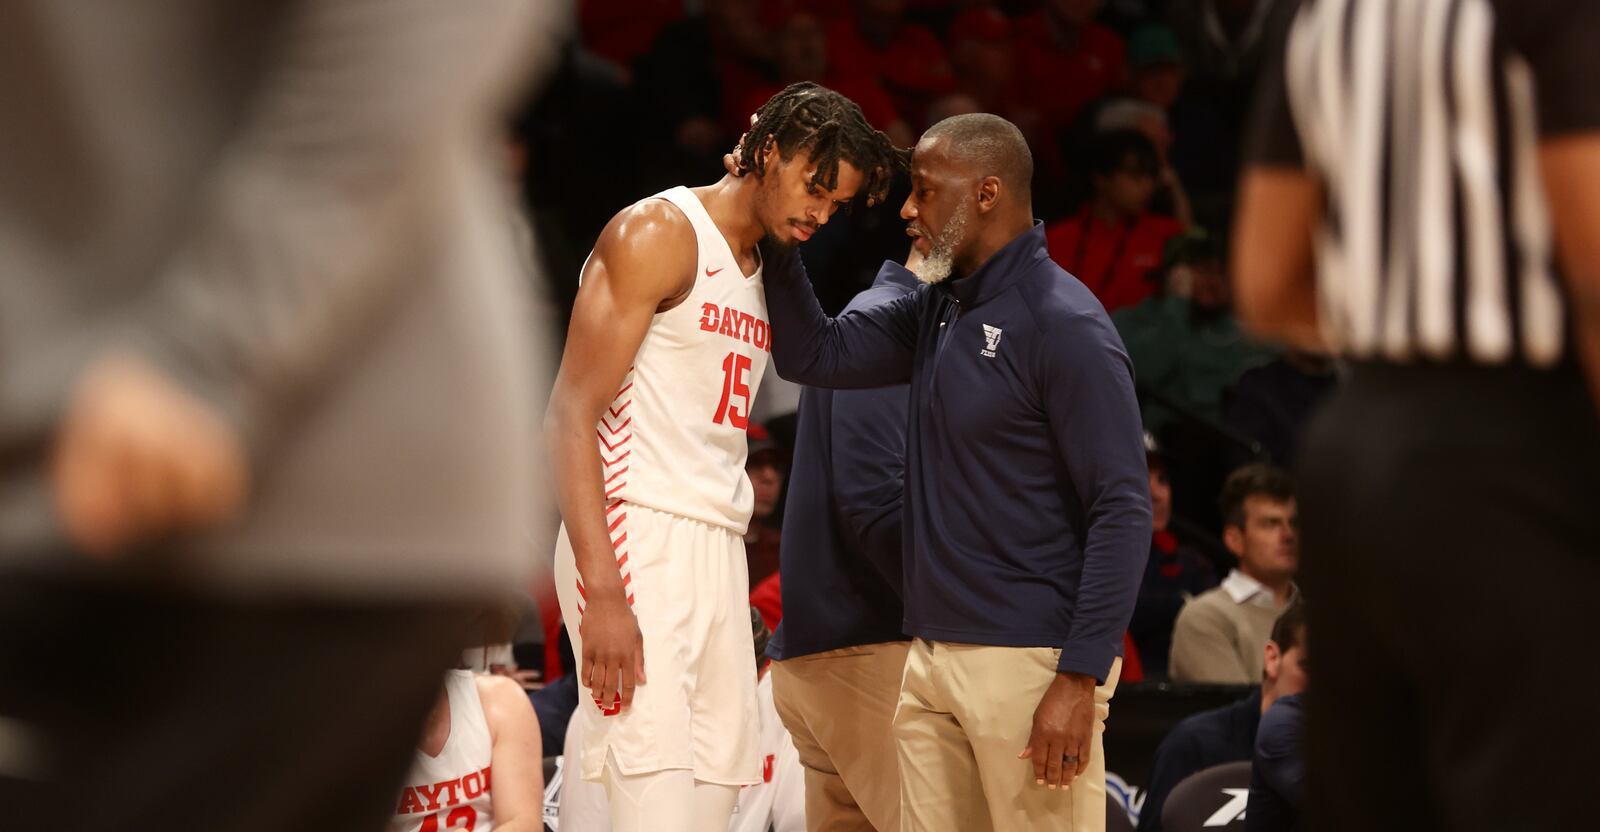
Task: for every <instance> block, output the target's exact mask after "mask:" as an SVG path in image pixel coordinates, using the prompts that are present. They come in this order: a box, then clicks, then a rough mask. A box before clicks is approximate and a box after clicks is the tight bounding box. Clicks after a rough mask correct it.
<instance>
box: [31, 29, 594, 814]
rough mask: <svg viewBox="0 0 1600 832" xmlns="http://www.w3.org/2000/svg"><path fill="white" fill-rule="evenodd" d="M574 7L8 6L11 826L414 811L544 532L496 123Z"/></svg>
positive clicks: (533, 406)
mask: <svg viewBox="0 0 1600 832" xmlns="http://www.w3.org/2000/svg"><path fill="white" fill-rule="evenodd" d="M566 17H567V9H566V8H565V5H564V4H561V3H555V2H549V3H546V2H531V3H530V2H521V1H520V0H469V1H468V2H456V3H438V2H431V0H298V1H297V2H285V1H284V0H272V2H267V0H242V1H241V2H233V3H212V2H207V1H206V0H163V2H160V3H155V4H151V3H117V2H74V3H56V2H49V0H19V2H12V3H6V4H4V5H3V6H0V102H4V103H3V104H0V108H3V113H0V804H3V805H4V806H5V807H6V809H5V811H6V813H7V818H6V820H5V822H4V823H3V824H0V825H4V826H6V827H7V828H13V827H14V828H19V829H26V828H44V827H45V826H46V825H48V827H49V828H52V829H109V828H115V829H146V828H161V829H185V828H211V829H231V830H246V829H362V828H370V829H378V828H380V827H381V826H382V824H383V821H384V818H385V817H386V816H387V815H388V814H389V813H391V812H392V811H393V809H394V804H393V799H394V797H395V790H396V789H397V787H398V784H399V781H400V779H401V776H402V775H403V773H404V771H405V768H406V765H407V763H408V758H409V755H410V750H409V749H410V747H411V746H412V745H413V744H414V743H415V742H416V739H417V731H418V728H419V726H420V724H421V721H422V717H423V715H424V714H425V713H426V711H427V709H428V706H429V704H430V703H431V702H432V700H433V698H434V695H435V692H436V690H437V686H438V682H439V678H440V676H441V674H442V672H443V671H444V670H445V669H446V668H447V667H449V666H451V665H452V664H453V663H454V662H455V661H456V659H457V658H458V657H459V656H460V648H461V646H462V643H463V641H464V639H465V638H466V636H467V632H468V624H469V621H470V613H469V611H470V610H472V609H474V608H475V607H476V606H477V605H479V604H480V603H482V602H483V601H484V600H486V599H488V598H490V597H492V596H495V595H498V594H500V593H503V592H505V591H507V590H510V589H516V588H519V584H520V582H521V581H523V580H525V579H526V577H527V573H528V571H529V569H528V568H529V567H530V566H531V564H532V561H531V559H530V554H531V551H530V547H529V541H528V537H529V532H530V529H529V524H530V522H531V521H530V518H531V517H532V516H533V515H536V514H540V513H542V512H541V510H540V502H539V501H540V500H541V499H542V496H543V495H542V494H541V493H539V492H538V490H537V489H536V486H535V482H534V471H533V460H534V457H535V453H536V449H535V446H534V436H535V433H534V431H535V425H536V422H535V419H536V414H537V413H539V412H540V410H541V409H542V404H541V403H539V402H538V401H537V397H538V393H539V391H537V390H536V384H535V379H536V378H537V377H538V374H539V373H540V372H541V371H542V369H543V368H542V367H538V366H534V365H535V364H542V363H544V362H543V358H544V357H543V356H538V357H537V358H536V357H535V355H536V351H535V349H534V346H533V343H532V340H531V339H530V332H529V326H528V322H527V317H526V314H525V313H526V312H527V311H528V304H527V303H526V298H525V292H526V288H527V287H526V283H525V280H524V279H523V277H522V276H520V275H519V274H518V271H517V266H516V260H515V257H516V255H515V249H514V245H513V241H512V239H511V235H510V233H509V230H508V223H507V222H506V221H505V217H506V216H507V215H508V213H509V212H510V210H511V207H510V204H509V201H508V196H509V195H508V194H507V193H505V189H504V188H503V185H502V183H501V181H500V179H501V174H500V173H499V172H498V170H497V164H496V160H497V157H496V155H495V144H494V142H495V139H496V135H497V133H496V128H497V126H498V124H497V118H498V117H499V116H500V115H502V110H503V108H504V106H505V105H506V104H507V103H508V102H509V101H510V100H511V97H512V96H513V95H514V94H515V93H517V92H519V91H520V82H521V81H522V80H523V79H525V78H527V77H528V75H529V73H530V72H531V71H532V70H533V69H534V68H535V67H534V66H533V65H535V64H539V63H542V62H543V61H542V59H544V58H546V57H547V56H550V55H552V53H553V52H554V51H555V50H556V48H557V47H558V46H559V42H560V40H561V39H562V38H563V37H564V34H565V25H564V24H565V19H566ZM335 680H337V682H336V683H335ZM441 820H443V819H442V818H441Z"/></svg>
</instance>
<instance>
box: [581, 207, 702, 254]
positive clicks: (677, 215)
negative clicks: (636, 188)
mask: <svg viewBox="0 0 1600 832" xmlns="http://www.w3.org/2000/svg"><path fill="white" fill-rule="evenodd" d="M619 243H623V244H628V245H630V246H631V245H634V244H640V245H648V246H652V247H661V246H666V247H672V248H676V247H682V248H684V249H685V250H688V251H693V250H694V249H695V233H694V225H693V224H692V223H690V222H689V217H688V216H687V215H685V214H684V213H683V209H681V208H679V207H678V206H677V205H674V204H673V203H671V202H669V201H667V200H665V199H662V198H660V197H649V198H646V199H641V200H639V201H638V202H635V203H633V204H632V205H629V206H628V207H626V208H623V209H622V210H621V211H618V212H617V213H616V215H614V216H613V217H612V218H611V221H610V222H608V223H606V227H605V229H604V230H603V231H601V232H600V244H601V245H605V244H613V245H615V244H619ZM598 247H599V246H597V248H598Z"/></svg>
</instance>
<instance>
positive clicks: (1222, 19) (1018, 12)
mask: <svg viewBox="0 0 1600 832" xmlns="http://www.w3.org/2000/svg"><path fill="white" fill-rule="evenodd" d="M1290 5H1292V4H1288V3H1285V2H1283V0H989V1H988V2H984V0H813V2H806V3H800V2H795V1H794V0H702V2H698V3H694V2H688V3H686V2H685V0H631V2H626V3H618V2H611V0H583V2H580V3H579V13H580V29H581V31H580V37H579V39H578V41H577V43H575V44H574V46H573V47H572V48H571V49H570V51H569V53H568V55H567V57H566V60H565V61H564V63H563V67H562V69H561V71H560V72H559V74H558V77H557V79H556V80H555V81H554V82H553V83H552V84H551V85H550V86H549V87H548V88H547V89H546V90H545V91H544V92H543V94H542V95H541V96H540V98H539V100H538V101H537V102H536V104H535V105H534V106H533V107H531V108H530V109H529V111H528V115H527V117H526V118H525V119H524V120H523V121H522V123H521V127H520V129H519V133H518V136H519V138H520V139H521V140H522V141H523V142H524V143H525V145H526V146H527V147H528V148H529V149H530V151H531V152H530V153H529V154H528V161H529V167H528V170H527V172H526V175H525V176H524V185H525V193H524V196H525V198H526V199H525V201H526V203H527V204H528V206H529V210H530V212H531V213H532V215H533V218H534V220H535V222H534V226H535V227H536V228H537V229H538V231H537V233H538V235H539V240H538V243H539V248H540V253H541V255H542V257H543V259H544V260H545V262H546V265H547V266H548V268H547V269H546V273H547V274H548V275H549V276H550V278H551V280H552V283H553V285H552V286H551V288H550V291H551V294H552V296H553V297H554V298H555V299H556V300H557V302H558V304H561V305H566V304H567V303H569V302H570V300H571V297H572V293H573V292H574V291H575V288H576V286H575V284H576V280H575V277H576V275H577V273H578V270H579V267H580V266H581V264H582V256H583V253H584V252H586V251H587V250H588V249H589V247H590V246H591V244H592V242H593V240H594V238H595V236H596V235H597V234H598V232H599V229H600V228H601V226H602V225H603V224H604V223H605V221H606V220H607V219H608V218H609V217H610V216H611V215H612V214H613V213H615V212H616V211H617V210H619V209H620V208H622V207H623V206H625V205H627V204H629V203H631V202H633V201H635V200H637V199H639V198H642V197H644V196H647V195H649V194H651V193H654V192H656V191H659V190H662V189H664V188H667V187H670V186H673V185H678V184H690V185H695V184H704V183H709V182H712V181H715V179H716V178H717V177H719V176H720V175H721V171H722V163H721V157H722V155H723V154H724V153H725V152H727V151H728V149H729V148H731V147H732V146H733V144H734V142H735V141H736V140H737V139H738V137H739V135H740V134H741V133H742V132H743V130H744V128H745V127H746V126H747V125H748V122H749V118H750V114H751V113H752V112H753V111H754V110H755V109H756V108H757V107H758V106H759V104H760V103H761V102H763V101H765V100H766V99H767V98H768V97H769V96H771V95H772V94H774V93H775V92H777V91H778V90H780V89H782V88H783V87H784V86H785V85H787V84H789V83H792V82H795V81H801V80H810V81H817V82H820V83H822V84H824V85H826V86H829V87H832V88H834V89H836V90H838V91H840V92H842V93H844V94H845V95H847V96H849V97H850V98H851V99H853V100H854V101H856V102H857V103H858V104H860V106H861V108H862V110H863V113H864V115H865V116H866V117H867V119H868V120H869V121H870V122H871V123H872V124H873V125H874V126H876V127H878V128H879V129H881V130H883V131H885V132H886V133H887V134H888V135H889V136H890V137H892V138H893V140H894V141H895V142H896V144H899V145H902V146H910V145H912V144H914V143H915V140H916V137H917V136H918V135H919V134H920V133H921V132H922V131H923V130H925V129H926V128H928V127H929V126H931V125H932V124H933V123H935V122H937V121H939V120H941V119H943V118H946V117H949V116H952V115H958V114H963V113H970V112H993V113H996V114H999V115H1002V116H1004V117H1006V118H1007V119H1009V120H1011V121H1012V122H1013V123H1015V124H1016V125H1018V127H1020V128H1021V129H1022V131H1023V133H1024V135H1025V136H1026V138H1027V139H1028V142H1029V144H1030V147H1031V149H1032V151H1033V154H1034V158H1035V160H1036V174H1035V182H1034V188H1033V192H1034V204H1035V209H1036V212H1037V214H1038V215H1039V217H1038V218H1039V219H1040V220H1041V221H1042V222H1043V223H1044V224H1045V226H1046V236H1047V240H1048V249H1049V253H1050V256H1051V257H1052V258H1053V259H1055V260H1056V262H1057V263H1058V264H1060V265H1061V266H1062V267H1063V268H1064V269H1066V270H1067V271H1069V272H1070V273H1072V274H1073V275H1074V276H1076V277H1077V278H1078V279H1079V280H1081V281H1083V282H1084V284H1085V285H1086V286H1088V287H1089V288H1090V289H1091V290H1092V291H1093V292H1094V293H1095V295H1096V296H1097V297H1098V298H1099V299H1100V301H1101V303H1102V304H1103V305H1104V306H1105V308H1106V310H1107V311H1108V312H1110V313H1111V314H1112V318H1113V322H1114V323H1115V325H1116V327H1117V329H1118V331H1119V333H1120V335H1121V337H1122V339H1123V342H1124V344H1125V345H1126V347H1127V350H1128V353H1129V355H1130V357H1131V359H1132V361H1133V363H1134V366H1135V375H1136V379H1137V384H1138V392H1139V396H1140V400H1141V405H1142V409H1143V416H1144V422H1145V428H1146V444H1147V451H1148V460H1149V468H1150V491H1151V497H1152V503H1153V508H1154V534H1153V537H1152V540H1151V544H1150V560H1149V563H1148V565H1147V567H1146V572H1145V577H1144V581H1143V585H1142V587H1141V589H1140V593H1139V599H1138V604H1137V608H1136V610H1135V613H1134V616H1133V620H1132V622H1131V624H1130V626H1129V630H1128V634H1127V638H1126V645H1127V649H1126V653H1127V657H1126V658H1127V663H1126V665H1125V666H1124V668H1123V682H1124V683H1125V684H1127V683H1137V682H1140V681H1146V682H1165V681H1169V680H1170V681H1172V682H1177V683H1215V684H1231V685H1241V686H1243V685H1258V686H1260V687H1259V688H1258V689H1257V690H1256V691H1255V692H1254V693H1252V694H1250V695H1249V696H1248V697H1246V698H1245V699H1244V700H1242V701H1241V702H1239V703H1238V704H1237V705H1235V706H1231V707H1230V708H1227V709H1224V710H1223V711H1221V712H1212V713H1208V714H1203V715H1201V716H1197V717H1195V718H1194V719H1192V720H1190V721H1188V722H1185V723H1183V725H1182V726H1180V729H1179V730H1176V731H1174V732H1173V735H1172V737H1170V738H1169V741H1168V742H1167V743H1165V744H1164V745H1163V746H1162V749H1161V751H1160V752H1159V754H1158V758H1157V760H1156V762H1155V766H1154V773H1153V780H1152V782H1151V783H1150V784H1149V786H1148V787H1149V789H1150V794H1151V797H1150V798H1149V799H1147V800H1146V802H1145V804H1144V805H1145V807H1146V809H1147V811H1146V812H1145V813H1143V815H1142V817H1141V820H1140V826H1139V828H1140V829H1158V828H1160V824H1159V815H1160V809H1161V798H1160V797H1157V796H1156V795H1157V794H1159V793H1162V790H1166V789H1170V788H1171V787H1172V785H1173V784H1174V783H1175V782H1176V781H1175V779H1174V771H1176V770H1177V769H1178V768H1181V769H1183V770H1184V772H1185V773H1192V771H1194V770H1198V768H1201V767H1204V766H1203V765H1202V763H1204V764H1211V763H1214V762H1222V761H1225V760H1227V759H1232V760H1240V759H1249V756H1250V749H1252V748H1253V747H1254V743H1255V741H1256V730H1257V725H1258V723H1259V722H1260V716H1261V714H1262V713H1264V712H1266V711H1267V709H1268V706H1270V705H1272V704H1273V703H1274V701H1275V700H1277V699H1278V698H1279V697H1284V696H1288V695H1290V694H1294V693H1297V692H1298V691H1299V690H1300V689H1301V688H1303V687H1304V673H1303V670H1300V669H1298V668H1299V663H1300V662H1301V661H1302V660H1303V658H1304V624H1303V614H1301V613H1299V612H1298V611H1297V610H1298V608H1299V605H1298V603H1297V599H1298V595H1297V593H1296V590H1295V588H1294V584H1293V577H1294V573H1295V568H1296V562H1297V547H1296V532H1295V522H1296V521H1295V504H1294V490H1293V483H1292V479H1291V477H1290V475H1289V474H1288V473H1287V469H1290V468H1292V465H1293V462H1294V449H1295V447H1296V442H1297V437H1298V436H1299V434H1300V432H1301V430H1302V428H1303V427H1304V425H1305V423H1306V421H1307V419H1308V418H1309V416H1310V414H1311V412H1312V410H1313V409H1314V407H1315V406H1316V404H1317V403H1318V402H1319V401H1320V400H1321V399H1322V397H1324V396H1325V395H1326V394H1327V393H1329V392H1330V391H1331V389H1332V388H1333V386H1334V385H1335V384H1336V383H1337V374H1336V372H1335V365H1334V362H1332V361H1331V360H1330V359H1328V358H1326V357H1323V356H1318V355H1312V354H1306V353H1299V352H1287V353H1285V352H1280V351H1278V350H1276V349H1274V348H1272V347H1269V346H1268V345H1264V344H1261V343H1257V342H1254V341H1252V340H1251V339H1250V338H1249V337H1248V336H1246V335H1245V334H1244V332H1243V331H1242V330H1241V328H1240V326H1239V324H1238V322H1237V321H1236V320H1235V318H1234V315H1233V313H1232V298H1231V293H1230V287H1229V281H1228V277H1227V274H1228V262H1229V251H1228V239H1229V230H1228V224H1229V219H1230V215H1231V210H1232V198H1233V193H1232V192H1233V188H1234V183H1235V179H1236V177H1237V173H1238V166H1239V153H1238V147H1239V144H1240V141H1241V137H1242V134H1243V131H1244V125H1245V122H1246V115H1247V111H1248V105H1249V102H1250V101H1251V92H1252V90H1253V87H1254V83H1255V79H1256V76H1257V75H1258V73H1259V71H1260V68H1261V61H1262V57H1263V55H1262V53H1263V46H1264V44H1263V39H1264V37H1265V36H1266V34H1267V32H1268V31H1269V28H1270V27H1271V26H1272V25H1273V22H1274V20H1275V18H1276V16H1277V15H1281V14H1283V13H1284V12H1285V11H1286V8H1287V7H1288V6H1290ZM906 187H907V186H906V184H905V183H904V182H901V183H897V185H896V191H894V192H893V193H891V196H890V200H889V210H863V209H862V206H856V210H854V211H851V212H841V214H839V215H838V216H836V217H835V218H834V220H833V221H832V222H830V223H828V224H827V225H826V226H824V227H823V228H822V229H820V231H819V233H818V234H817V235H816V237H815V238H814V239H813V240H812V241H810V242H809V243H807V245H805V246H804V247H802V256H803V258H804V259H805V261H806V264H807V268H808V271H809V272H810V273H811V274H812V275H814V276H816V289H817V292H818V295H819V298H820V299H821V301H822V303H823V305H824V307H825V308H826V309H828V311H830V312H837V311H838V310H839V309H840V308H841V307H842V306H843V305H844V303H845V302H846V301H847V300H849V299H850V298H851V297H852V296H853V295H854V294H855V293H856V292H858V291H860V290H861V289H863V288H865V286H866V285H868V284H869V283H870V281H871V279H872V276H873V275H874V273H875V272H876V270H877V265H878V264H879V263H881V262H882V261H883V260H885V259H895V260H898V259H901V258H903V257H904V255H905V253H906V249H907V247H908V246H907V239H906V237H905V236H904V223H903V221H901V220H900V219H899V217H898V216H897V211H898V207H899V205H900V202H901V201H903V199H904V197H905V194H906ZM769 389H770V390H771V391H772V392H770V393H769ZM779 390H780V385H779V383H778V381H777V380H776V379H771V380H769V382H768V385H767V387H765V388H764V389H763V397H765V398H769V399H770V398H772V397H773V396H780V397H781V396H783V395H784V394H783V393H781V392H778V391H779ZM757 410H758V413H760V412H761V410H762V406H761V403H758V404H757ZM763 415H764V416H765V418H767V419H768V422H767V425H766V426H761V425H753V426H752V437H751V441H752V444H751V454H750V458H749V463H748V466H747V471H748V472H749V474H750V478H751V482H752V485H753V486H754V491H755V494H756V509H755V518H754V520H753V521H752V523H751V526H750V531H749V533H748V534H747V536H746V544H747V553H748V566H749V572H750V580H751V590H752V594H751V602H752V605H753V606H754V607H755V608H756V610H758V611H759V613H760V615H761V617H762V618H763V619H764V623H765V624H766V626H767V627H768V628H773V629H775V628H776V626H777V623H778V620H779V619H780V618H781V615H782V609H781V600H780V593H779V586H778V574H777V565H778V556H777V553H778V542H779V529H780V527H781V519H782V514H783V489H784V486H785V482H786V478H787V472H788V470H789V463H790V459H789V454H790V453H791V450H790V449H789V447H788V444H787V443H788V441H789V440H790V439H791V438H792V434H791V433H789V432H787V431H786V428H785V425H784V421H785V418H786V416H785V415H783V414H781V413H779V414H777V418H773V415H774V414H773V413H772V412H771V410H770V408H769V411H768V413H766V414H763ZM542 600H543V601H544V604H543V606H544V615H545V619H546V624H547V627H546V637H547V641H548V642H549V643H548V645H547V648H548V649H547V650H546V654H545V656H543V657H540V659H539V663H540V664H542V665H544V666H545V667H546V668H547V670H548V671H549V675H550V677H552V678H558V677H559V676H560V674H561V672H562V671H561V666H560V663H561V661H563V660H564V661H568V662H570V659H569V658H564V657H561V654H560V649H559V646H558V645H559V644H560V642H561V641H562V639H563V638H564V637H563V635H562V634H561V632H560V627H559V615H558V614H554V610H555V603H554V599H553V597H552V598H548V599H542ZM1285 610H1289V611H1290V612H1288V613H1286V612H1285ZM1291 667H1293V668H1295V669H1292V670H1291V669H1290V668H1291ZM552 691H554V692H555V693H551V692H552ZM535 696H536V704H538V697H540V696H543V697H544V698H545V700H546V702H545V704H544V705H543V706H542V707H541V708H540V713H541V721H542V722H544V723H547V724H545V725H544V728H545V737H544V739H545V745H546V753H547V754H552V755H554V754H559V753H560V748H561V745H562V739H563V736H564V731H563V730H555V731H553V730H552V728H557V729H559V728H560V726H559V725H552V724H548V723H550V722H551V720H552V719H557V718H558V717H552V716H550V714H559V713H560V708H555V709H552V708H551V706H550V705H549V701H550V700H552V699H556V698H561V699H564V698H572V699H574V700H575V698H576V691H575V689H573V688H571V686H570V683H569V684H568V685H567V686H566V687H565V688H562V687H560V686H558V685H552V686H551V687H550V688H547V689H546V691H544V692H541V693H540V694H535ZM1202 717H1203V719H1202ZM1197 720H1198V721H1197ZM1206 743H1213V744H1222V745H1226V746H1227V753H1226V754H1219V753H1215V752H1214V751H1213V750H1207V749H1205V748H1203V746H1205V744H1206ZM1180 759H1181V760H1182V761H1183V762H1182V764H1181V765H1180V764H1179V763H1178V762H1176V761H1177V760H1180ZM1141 785H1143V784H1141ZM1151 801H1153V802H1151ZM1152 807H1153V809H1154V813H1153V814H1152V813H1151V812H1150V811H1148V810H1149V809H1150V808H1152Z"/></svg>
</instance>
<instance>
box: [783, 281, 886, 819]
mask: <svg viewBox="0 0 1600 832" xmlns="http://www.w3.org/2000/svg"><path fill="white" fill-rule="evenodd" d="M916 286H917V279H916V278H915V277H914V276H912V274H911V273H910V272H908V271H906V270H905V269H903V268H900V267H899V266H898V265H896V264H888V265H886V266H885V267H884V268H883V269H882V271H880V272H879V274H878V279H877V280H876V281H874V282H873V285H872V288H870V289H867V290H866V291H864V292H862V293H860V294H859V295H856V297H855V299H854V300H852V301H850V305H849V306H846V307H845V311H846V312H850V311H852V310H856V309H866V308H870V307H872V306H874V305H876V304H879V303H886V302H888V301H892V300H894V299H896V298H900V297H904V296H905V295H907V294H909V293H910V292H911V290H912V289H914V288H916ZM909 395H910V391H909V389H908V388H907V386H906V385H904V384H897V385H893V386H890V387H880V388H874V389H871V390H840V391H833V390H826V389H819V388H807V389H806V391H805V392H804V393H802V394H801V396H800V417H799V420H798V426H797V430H796V437H795V453H794V459H795V461H794V469H793V471H792V473H791V474H790V477H789V489H788V502H787V503H786V504H785V506H784V512H783V540H782V544H781V546H780V550H779V569H780V571H781V572H782V575H783V578H782V586H783V622H782V623H781V624H779V625H778V632H777V634H776V635H774V636H773V638H772V644H771V645H770V646H768V648H767V655H768V656H770V657H771V658H772V659H774V661H773V663H772V695H773V700H774V702H775V703H776V705H777V707H778V715H779V716H780V717H782V718H783V724H784V726H785V727H786V728H788V729H789V734H790V736H792V737H794V744H795V748H796V750H798V751H799V752H800V763H801V764H802V765H803V766H804V767H805V771H806V825H807V827H808V828H810V829H867V828H872V829H887V830H898V829H899V828H900V779H899V776H898V774H897V772H898V771H899V763H898V762H897V757H896V754H895V745H894V725H893V723H894V710H895V702H896V701H897V700H898V698H899V695H900V677H901V675H902V674H903V673H904V671H905V666H906V648H907V646H908V642H907V640H906V637H905V636H904V635H903V634H902V631H901V621H902V619H903V618H904V617H905V612H904V608H903V607H902V606H901V603H900V585H901V576H900V558H901V541H902V540H903V538H904V535H903V534H902V528H903V526H902V511H901V506H902V504H903V502H904V497H905V459H906V408H907V397H908V396H909Z"/></svg>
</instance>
